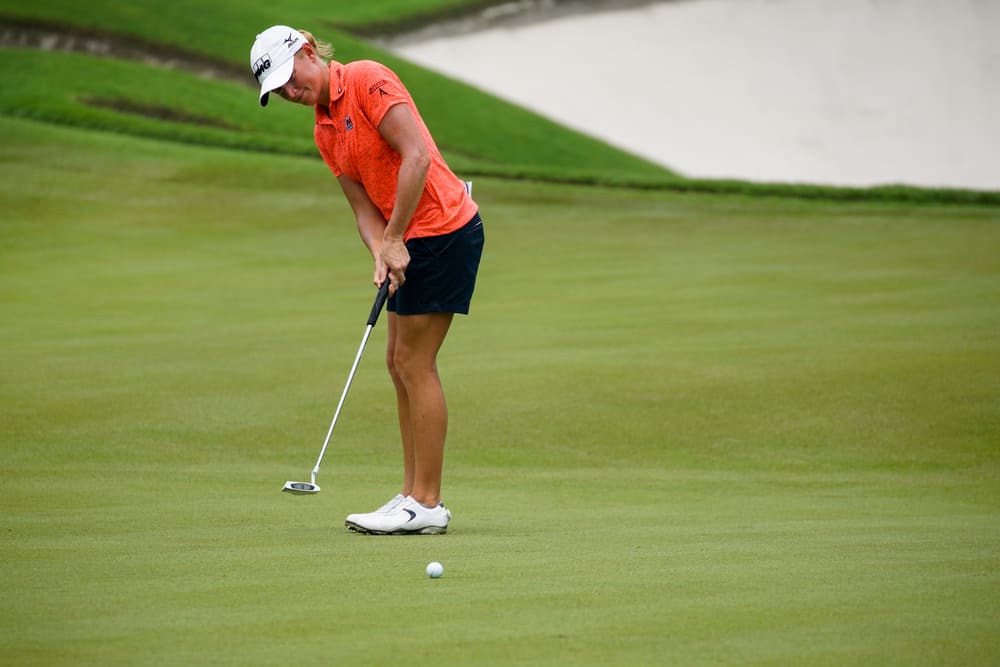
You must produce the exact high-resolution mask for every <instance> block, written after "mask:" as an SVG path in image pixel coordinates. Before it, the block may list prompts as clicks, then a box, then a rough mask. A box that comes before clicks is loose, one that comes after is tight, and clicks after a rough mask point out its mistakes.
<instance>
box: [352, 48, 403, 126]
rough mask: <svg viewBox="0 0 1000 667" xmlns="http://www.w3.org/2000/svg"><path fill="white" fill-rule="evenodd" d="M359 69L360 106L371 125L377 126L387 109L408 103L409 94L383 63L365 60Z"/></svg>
mask: <svg viewBox="0 0 1000 667" xmlns="http://www.w3.org/2000/svg"><path fill="white" fill-rule="evenodd" d="M359 64H360V63H359ZM360 69H361V72H359V74H362V76H361V77H359V79H360V81H361V83H362V85H363V86H364V90H362V91H360V93H361V94H360V96H359V98H360V100H361V107H362V109H364V112H365V115H366V116H368V119H369V120H370V121H371V123H372V125H374V126H375V127H378V125H379V123H381V122H382V119H383V118H385V115H386V113H388V112H389V109H391V108H392V107H394V106H396V105H397V104H401V103H402V104H406V103H408V102H409V99H410V95H409V92H407V90H406V87H405V86H403V82H402V81H400V80H399V77H398V76H396V73H395V72H393V71H392V70H391V69H389V68H388V67H386V66H385V65H383V64H381V63H377V62H374V61H370V60H366V61H364V66H363V67H362V68H360Z"/></svg>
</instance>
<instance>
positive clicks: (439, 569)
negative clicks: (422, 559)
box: [427, 561, 444, 579]
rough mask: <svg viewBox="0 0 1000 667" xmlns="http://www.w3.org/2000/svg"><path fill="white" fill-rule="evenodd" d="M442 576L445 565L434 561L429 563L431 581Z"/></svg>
mask: <svg viewBox="0 0 1000 667" xmlns="http://www.w3.org/2000/svg"><path fill="white" fill-rule="evenodd" d="M442 574H444V565H442V564H441V563H439V562H437V561H434V562H433V563H427V576H428V577H430V578H431V579H437V578H438V577H440V576H441V575H442Z"/></svg>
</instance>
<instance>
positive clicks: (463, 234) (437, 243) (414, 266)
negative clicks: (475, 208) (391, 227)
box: [386, 213, 486, 315]
mask: <svg viewBox="0 0 1000 667" xmlns="http://www.w3.org/2000/svg"><path fill="white" fill-rule="evenodd" d="M485 240H486V236H485V234H484V232H483V221H482V219H481V218H480V217H479V213H476V215H475V216H473V218H472V220H470V221H469V222H468V223H466V224H465V226H464V227H462V228H461V229H457V230H455V231H454V232H451V233H449V234H443V235H441V236H426V237H423V238H416V239H410V240H409V241H407V242H406V249H407V250H408V251H409V252H410V264H409V265H408V266H407V267H406V280H405V281H404V282H403V286H402V287H400V288H399V289H398V290H397V291H396V293H395V294H394V295H392V296H391V297H389V301H388V302H387V303H386V307H387V308H388V309H389V312H391V313H396V314H397V315H422V314H424V313H459V314H462V315H468V314H469V304H470V303H471V302H472V292H473V291H474V290H475V288H476V274H477V273H478V272H479V260H480V259H481V258H482V256H483V244H484V242H485Z"/></svg>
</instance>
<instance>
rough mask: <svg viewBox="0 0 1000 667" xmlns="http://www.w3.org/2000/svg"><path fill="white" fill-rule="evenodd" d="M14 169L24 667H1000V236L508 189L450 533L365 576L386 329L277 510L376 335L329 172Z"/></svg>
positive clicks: (116, 165)
mask: <svg viewBox="0 0 1000 667" xmlns="http://www.w3.org/2000/svg"><path fill="white" fill-rule="evenodd" d="M0 132H2V133H3V135H4V136H5V137H6V140H5V141H4V142H3V145H2V146H0V184H2V185H0V190H2V192H3V197H4V201H5V214H4V216H3V218H2V219H0V306H2V312H3V314H4V315H3V323H4V326H3V327H2V328H0V349H2V350H3V352H2V354H3V359H2V368H3V372H2V373H0V406H2V408H0V419H2V429H0V471H2V472H0V496H2V499H3V500H2V502H3V508H4V511H3V520H2V523H0V530H2V531H3V534H4V537H5V539H4V540H2V541H0V556H2V558H3V562H4V564H5V566H4V569H3V573H2V574H0V600H2V602H0V654H2V655H3V656H4V657H5V661H7V662H10V663H11V664H19V665H35V664H37V665H71V664H73V665H75V664H103V665H126V664H137V663H138V664H219V665H227V664H232V665H247V664H260V665H270V664H287V663H288V662H289V661H293V660H294V661H295V662H298V663H302V664H316V665H319V664H354V663H363V664H372V665H380V664H385V665H388V664H398V661H399V657H400V656H401V655H406V656H408V657H409V659H411V660H413V661H416V662H428V663H430V662H433V663H435V664H441V665H452V664H453V665H469V664H484V665H505V664H545V665H563V664H565V665H611V664H662V663H664V662H671V663H676V664H685V665H697V664H732V665H747V664H759V665H767V664H781V665H788V664H802V665H806V664H808V665H816V664H821V665H822V664H828V665H840V664H872V665H876V664H878V665H884V664H899V665H913V664H992V663H995V662H997V661H998V660H1000V642H998V640H997V637H998V636H1000V633H998V630H1000V628H998V621H997V619H998V618H1000V614H998V612H1000V608H998V607H1000V605H998V602H997V600H1000V576H998V565H1000V563H998V557H997V554H998V553H1000V530H998V526H1000V516H998V507H1000V502H998V501H1000V479H998V471H1000V467H998V447H997V445H998V435H997V434H998V433H1000V409H998V407H997V406H998V405H1000V383H998V380H997V378H1000V367H998V363H1000V362H998V359H1000V349H998V341H997V338H996V331H997V330H998V325H1000V321H998V319H1000V315H998V313H1000V311H998V309H997V308H996V304H997V303H998V302H1000V299H998V297H1000V281H998V276H1000V259H998V258H1000V252H998V251H1000V226H998V225H1000V219H998V214H997V211H996V209H992V208H982V209H980V208H976V207H970V206H961V207H948V206H923V207H915V206H908V205H899V204H879V203H867V204H843V203H839V204H838V203H831V202H825V203H822V202H804V201H798V200H784V199H777V198H773V199H760V198H738V197H732V196H728V197H721V198H716V197H706V196H697V195H677V194H666V193H651V192H647V193H636V192H624V191H617V190H601V189H593V188H572V187H553V186H540V185H531V184H512V183H509V182H503V181H491V180H480V181H479V182H477V184H476V189H475V192H476V195H477V200H478V201H479V203H480V205H481V207H482V209H483V214H484V218H485V219H486V224H487V250H486V255H485V257H484V262H483V269H482V277H481V282H480V287H479V290H478V292H477V295H476V299H475V303H474V305H473V312H472V315H471V316H470V317H468V318H460V320H458V321H457V322H456V325H455V327H454V330H453V332H452V335H451V336H450V338H449V341H448V343H447V345H446V347H445V349H444V351H443V353H442V359H441V366H442V372H443V374H444V379H445V383H446V388H447V389H448V391H449V399H450V405H451V410H452V428H451V433H450V439H449V452H448V464H447V479H446V485H445V499H446V501H447V502H448V504H449V505H450V506H451V508H452V509H453V511H454V513H455V519H454V524H453V530H452V533H451V534H449V535H447V536H444V537H440V538H427V539H405V538H404V539H376V538H364V537H362V536H357V535H354V534H350V533H348V532H346V531H345V529H344V528H343V527H342V519H343V516H344V515H346V514H347V513H349V512H352V511H358V510H364V509H368V508H370V507H374V506H375V505H377V504H379V503H381V502H382V501H383V500H384V499H385V497H388V496H389V495H391V494H392V493H393V492H394V491H395V485H396V483H397V475H398V463H397V452H396V449H397V446H396V445H395V438H396V435H395V427H394V426H393V421H394V418H393V411H392V407H391V398H390V397H391V388H390V386H389V383H388V380H387V379H386V376H385V372H384V370H383V369H382V368H381V361H380V358H379V357H380V354H379V347H380V346H381V345H382V344H384V337H383V336H384V331H383V330H382V329H381V328H379V329H378V330H377V331H376V334H375V336H374V337H373V340H372V342H371V345H370V348H369V353H368V354H367V356H366V358H365V360H364V361H363V363H362V367H361V369H360V371H359V374H358V377H357V379H356V381H355V385H354V386H353V388H352V393H351V396H350V398H349V400H348V403H347V406H346V407H345V414H344V416H343V419H342V420H341V424H340V425H338V431H337V434H336V435H335V440H334V443H333V446H332V449H331V452H330V455H329V458H328V460H327V462H326V464H325V466H324V469H323V471H322V472H321V475H320V480H319V481H320V484H321V485H323V491H322V493H321V494H320V495H318V496H316V497H313V498H298V497H288V496H286V495H283V494H281V493H280V492H279V489H280V487H281V484H282V483H283V482H284V481H285V480H286V479H296V478H301V477H304V476H305V475H307V474H308V471H309V469H310V467H311V465H312V463H313V461H314V457H315V455H316V453H317V452H318V448H319V446H320V445H321V444H322V438H323V436H324V435H325V432H326V428H327V426H328V424H329V417H330V415H331V414H332V409H333V407H334V403H335V401H336V398H337V396H339V392H340V389H341V388H342V386H343V380H344V378H345V377H346V373H347V370H348V367H349V364H350V360H351V359H352V358H353V354H354V352H355V350H356V348H357V343H358V340H359V339H360V336H361V333H362V332H363V329H364V319H365V316H366V315H367V312H368V308H369V306H370V303H371V298H372V291H371V287H370V285H369V284H368V277H369V275H370V272H369V268H368V261H369V260H368V259H367V257H366V253H365V251H364V250H363V248H361V246H360V244H359V242H358V241H357V238H356V232H355V231H354V229H353V223H352V222H351V218H350V212H349V209H348V208H347V206H346V204H345V203H344V202H343V201H342V199H343V198H342V196H341V195H340V194H339V192H338V191H337V188H336V187H334V185H333V184H332V183H331V181H330V179H329V176H328V174H327V173H326V171H325V170H324V168H323V167H322V165H320V164H318V163H317V162H316V161H313V160H308V159H300V158H291V157H281V156H273V155H272V156H257V155H254V154H252V153H247V152H241V151H226V150H218V149H205V148H196V147H184V146H178V145H175V144H169V143H164V142H159V141H151V140H139V139H135V138H129V137H121V136H115V135H110V134H106V133H94V132H86V131H80V130H69V129H59V128H54V127H51V126H46V125H43V124H37V123H34V122H29V121H14V120H10V119H0ZM261 174H267V176H268V177H267V178H260V175H261ZM430 560H439V561H441V562H442V563H443V564H444V566H445V575H444V577H443V578H442V579H440V580H436V581H432V580H428V579H427V578H426V577H425V576H424V574H423V568H424V565H425V564H426V563H427V562H428V561H430Z"/></svg>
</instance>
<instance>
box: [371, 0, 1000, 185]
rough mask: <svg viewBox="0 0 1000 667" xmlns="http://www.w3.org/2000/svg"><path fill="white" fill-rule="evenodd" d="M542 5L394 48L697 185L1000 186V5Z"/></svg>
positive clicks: (971, 0)
mask: <svg viewBox="0 0 1000 667" xmlns="http://www.w3.org/2000/svg"><path fill="white" fill-rule="evenodd" d="M522 4H524V3H522ZM537 4H538V3H535V4H534V5H532V3H527V5H528V6H529V9H528V10H526V11H527V12H528V14H527V15H525V14H524V13H523V12H522V14H521V15H519V17H518V20H513V21H500V22H499V23H497V22H492V23H488V25H487V26H486V27H472V28H471V29H470V28H469V26H468V25H467V24H466V25H464V26H455V25H452V26H438V27H437V28H438V29H437V30H435V31H433V32H431V33H426V32H425V33H422V34H421V35H411V36H404V37H402V38H399V39H396V40H393V41H392V42H391V43H389V44H387V46H388V47H389V48H390V49H391V50H392V51H394V52H396V53H398V54H399V55H402V56H403V57H405V58H408V59H410V60H412V61H415V62H417V63H420V64H422V65H424V66H426V67H429V68H431V69H434V70H437V71H440V72H442V73H445V74H447V75H449V76H451V77H453V78H456V79H460V80H462V81H465V82H468V83H471V84H473V85H475V86H477V87H479V88H481V89H483V90H487V91H489V92H491V93H493V94H496V95H497V96H499V97H502V98H504V99H507V100H510V101H513V102H515V103H517V104H520V105H522V106H525V107H527V108H530V109H532V110H534V111H537V112H539V113H541V114H543V115H545V116H548V117H550V118H553V119H555V120H557V121H559V122H561V123H562V124H565V125H568V126H570V127H573V128H576V129H579V130H582V131H584V132H586V133H588V134H590V135H593V136H596V137H599V138H601V139H603V140H605V141H607V142H609V143H611V144H614V145H617V146H620V147H622V148H625V149H627V150H629V151H630V152H632V153H635V154H638V155H642V156H644V157H646V158H649V159H650V160H652V161H654V162H657V163H660V164H663V165H665V166H668V167H670V168H672V169H675V170H677V171H679V172H681V173H683V174H685V175H687V176H692V177H711V178H721V177H735V178H741V179H748V180H753V181H760V182H765V181H782V182H808V183H828V184H842V185H874V184H883V183H906V184H911V185H925V186H952V187H969V188H981V189H1000V0H674V1H669V2H653V3H635V2H624V3H622V5H621V6H620V8H615V4H616V3H609V2H604V3H597V5H598V6H597V7H595V8H593V9H592V10H591V11H589V12H583V13H579V12H575V13H566V12H560V11H538V10H531V9H530V7H532V6H535V5H537ZM550 4H551V3H550ZM578 4H579V3H578ZM583 4H586V3H583ZM609 7H610V8H609ZM532 11H536V12H537V14H536V16H537V20H532V18H533V17H532V14H531V12H532Z"/></svg>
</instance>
